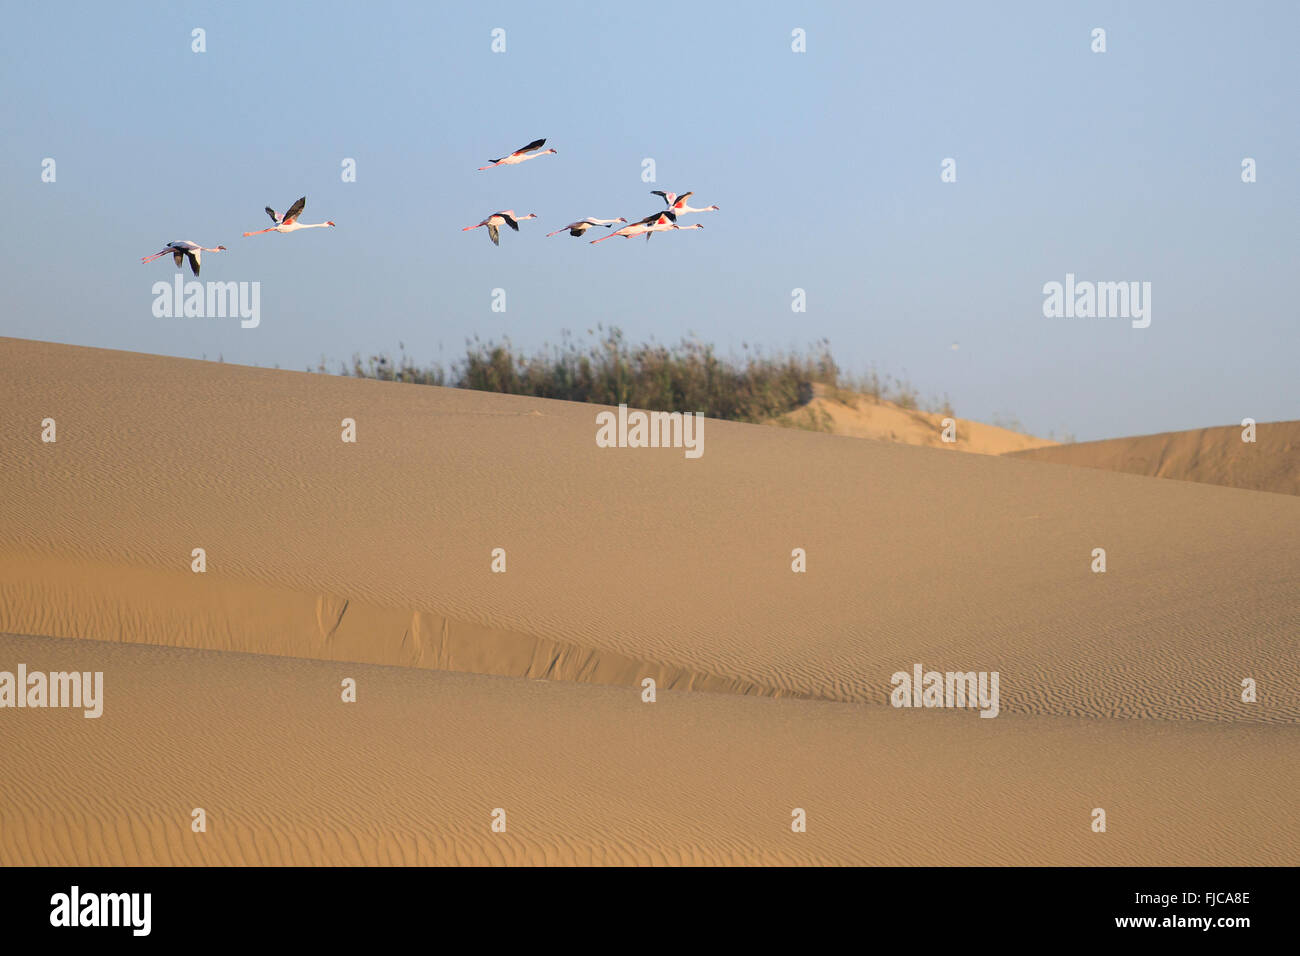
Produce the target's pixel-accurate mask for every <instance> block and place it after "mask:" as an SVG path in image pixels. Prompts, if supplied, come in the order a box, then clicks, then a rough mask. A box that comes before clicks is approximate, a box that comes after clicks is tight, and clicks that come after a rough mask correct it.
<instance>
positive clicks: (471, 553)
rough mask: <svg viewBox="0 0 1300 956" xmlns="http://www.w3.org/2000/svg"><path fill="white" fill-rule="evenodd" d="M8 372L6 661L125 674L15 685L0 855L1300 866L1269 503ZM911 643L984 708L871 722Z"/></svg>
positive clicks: (72, 368) (126, 372)
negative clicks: (98, 696)
mask: <svg viewBox="0 0 1300 956" xmlns="http://www.w3.org/2000/svg"><path fill="white" fill-rule="evenodd" d="M0 383H2V384H0V397H2V398H3V407H4V409H5V412H4V415H3V418H2V419H0V447H2V448H3V455H2V456H0V486H3V488H4V490H5V500H4V506H3V512H2V514H0V632H4V633H8V634H12V635H31V636H26V637H10V638H5V639H3V640H2V641H0V669H4V668H6V667H11V666H12V665H13V664H16V663H17V662H18V661H20V660H23V661H26V662H27V663H29V664H31V665H32V666H37V665H43V664H44V663H46V662H47V661H49V662H56V663H57V662H64V661H66V662H67V663H68V664H69V665H71V666H75V667H76V668H77V669H79V670H86V669H97V668H98V669H103V670H104V671H105V679H106V683H107V690H106V697H107V700H106V704H105V715H104V717H102V718H100V719H98V720H83V719H82V718H80V717H79V716H76V717H74V716H73V715H71V714H69V713H65V712H52V711H51V712H40V711H0V728H3V730H2V731H0V732H4V733H5V734H6V735H7V737H8V739H7V740H6V742H5V746H4V747H3V748H0V780H3V781H4V782H3V783H0V787H3V788H4V789H3V791H2V792H0V796H3V798H4V799H3V802H2V803H0V814H3V816H4V818H3V820H0V862H6V863H7V862H19V861H21V862H96V863H100V862H103V863H110V862H131V863H145V862H182V863H193V862H222V863H254V862H288V861H293V862H399V861H400V862H417V861H418V862H430V861H438V862H489V861H502V862H578V863H581V862H647V863H655V862H659V863H665V862H666V863H673V862H709V863H718V862H741V861H753V862H881V863H883V862H918V863H922V862H923V863H941V862H960V863H1022V862H1059V863H1067V862H1118V863H1174V862H1178V863H1204V864H1217V863H1257V862H1261V863H1262V862H1291V863H1294V862H1297V859H1298V858H1300V838H1298V834H1297V829H1296V826H1297V825H1296V822H1295V814H1294V808H1295V803H1294V798H1293V796H1292V794H1293V793H1294V790H1295V787H1296V785H1297V784H1298V783H1300V776H1298V775H1297V770H1296V767H1297V766H1298V765H1300V764H1298V762H1297V761H1296V759H1295V758H1296V755H1297V743H1300V737H1298V736H1297V735H1298V734H1300V730H1298V729H1297V724H1300V651H1298V650H1297V644H1296V641H1295V634H1296V633H1297V628H1300V598H1298V597H1297V589H1296V587H1295V581H1296V578H1297V571H1300V559H1298V558H1297V550H1296V546H1295V542H1296V541H1298V540H1300V501H1297V500H1295V499H1292V498H1290V497H1285V496H1277V495H1257V494H1248V493H1245V492H1242V491H1239V490H1235V489H1228V488H1219V487H1213V486H1209V485H1200V484H1191V483H1180V482H1160V481H1151V480H1147V479H1143V478H1138V477H1133V476H1129V475H1122V474H1113V473H1108V472H1105V471H1100V470H1091V469H1071V468H1054V467H1043V466H1042V465H1039V464H1036V463H1034V462H1027V461H1021V460H1016V459H1013V458H1004V457H992V456H990V455H951V454H947V449H943V448H926V447H908V446H905V445H900V444H887V443H883V442H855V441H844V440H843V439H841V438H837V437H835V436H828V435H824V434H814V433H809V432H805V431H801V430H796V429H777V428H768V427H762V426H751V425H741V424H736V423H727V422H716V421H708V422H707V423H706V425H705V445H704V448H705V453H704V455H703V456H702V457H701V458H699V459H698V460H690V459H687V458H686V457H685V455H684V454H683V453H682V451H681V450H680V449H631V448H620V449H610V448H598V447H596V444H595V441H594V436H595V430H596V427H595V413H596V412H597V409H596V408H595V407H594V406H587V405H576V404H569V403H559V402H549V401H545V400H537V399H527V398H518V397H511V396H503V395H493V394H484V393H475V392H465V391H457V390H450V389H439V388H431V387H420V386H404V385H396V384H391V383H382V382H374V381H359V380H353V379H343V378H335V377H327V376H319V375H308V374H305V373H293V372H283V371H273V370H262V369H250V368H241V367H234V366H225V365H218V364H213V363H203V362H194V361H186V360H178V359H171V358H163V357H156V356H147V355H137V354H131V353H121V352H110V351H104V350H95V349H83V348H76V347H69V346H60V345H50V344H45V343H36V342H26V341H21V340H14V339H0ZM45 418H54V419H55V420H56V422H57V429H58V431H57V441H56V442H54V443H45V442H42V441H41V438H40V434H41V422H42V420H43V419H45ZM344 418H353V419H355V421H356V427H357V436H358V441H357V443H356V444H345V443H343V442H342V441H341V440H340V423H341V420H342V419H344ZM1099 547H1100V548H1105V549H1106V553H1107V564H1108V567H1107V571H1106V573H1104V574H1095V573H1093V572H1092V570H1091V568H1090V565H1091V563H1092V561H1093V557H1092V552H1093V549H1094V548H1099ZM195 548H203V549H205V551H206V560H207V570H206V572H205V573H202V574H196V573H193V572H192V571H191V570H190V568H191V561H192V551H193V549H195ZM494 548H503V549H505V552H506V556H507V570H506V573H504V574H499V573H493V572H492V570H491V561H492V557H491V553H492V550H493V549H494ZM794 548H803V549H806V552H807V568H808V570H807V573H804V574H795V573H792V572H791V552H792V549H794ZM60 639H76V640H60ZM87 639H89V640H87ZM107 642H119V643H107ZM127 645H134V646H127ZM146 645H150V646H146ZM159 645H167V646H159ZM917 662H920V663H923V664H924V665H925V666H926V668H927V669H928V668H934V669H937V670H952V669H959V670H963V671H966V670H975V671H991V670H997V671H999V672H1000V674H1001V704H1000V711H1001V713H1000V716H999V717H998V718H997V719H994V720H984V719H980V718H978V717H977V716H976V714H975V712H974V711H971V710H963V711H958V712H951V711H926V710H913V709H894V708H892V707H890V706H889V705H888V700H889V692H890V677H891V675H892V674H893V673H894V672H896V671H899V670H908V669H910V668H911V666H912V665H913V664H914V663H917ZM51 666H52V665H51ZM345 670H346V673H347V674H349V675H352V676H357V677H358V679H359V680H360V682H361V687H362V688H363V692H362V696H361V698H360V699H359V701H358V703H357V704H355V705H344V704H341V703H340V702H339V701H338V689H337V688H338V681H339V679H340V675H341V674H343V673H344V671H345ZM644 676H653V677H655V678H656V679H657V680H658V681H659V682H660V687H661V688H668V689H667V690H661V696H660V699H659V701H658V702H656V703H655V704H653V705H650V704H643V703H641V701H640V698H639V696H638V695H639V680H640V679H641V678H642V677H644ZM530 678H531V679H530ZM1243 678H1251V679H1253V680H1255V681H1256V682H1257V684H1258V687H1259V699H1258V701H1257V702H1255V703H1243V702H1242V701H1241V699H1240V694H1241V682H1242V679H1243ZM542 679H544V680H545V682H543V681H542ZM114 688H117V689H114ZM688 691H691V692H688ZM142 741H147V742H149V744H150V745H149V746H148V747H143V746H141V742H142ZM810 789H811V793H812V795H811V796H809V795H808V794H809V792H810ZM205 800H206V801H207V802H208V803H212V804H213V805H214V806H217V807H220V808H222V809H221V811H220V812H221V814H222V819H223V820H225V821H226V823H224V824H223V825H222V826H219V827H214V828H213V829H212V831H211V832H210V833H209V834H206V835H205V836H206V837H209V838H210V839H207V840H206V841H204V842H201V843H197V842H194V841H192V840H191V839H190V835H189V833H188V829H187V827H188V812H189V808H190V807H192V806H203V805H204V801H205ZM808 804H813V805H814V806H815V807H817V810H816V812H815V814H814V813H812V812H811V811H812V808H811V807H810V808H809V809H810V821H819V822H818V827H825V829H816V828H814V826H813V824H812V822H810V825H809V832H808V833H805V834H793V833H791V832H790V828H789V820H790V809H791V808H792V807H796V806H807V805H808ZM496 806H506V807H508V808H514V807H518V808H519V811H520V812H518V813H516V811H515V810H514V809H510V813H511V818H510V819H511V825H510V828H509V832H508V833H507V834H492V833H491V832H490V831H489V830H488V828H487V817H486V814H487V813H488V812H490V810H491V808H492V807H496ZM1098 806H1100V807H1105V808H1107V810H1108V813H1110V814H1111V819H1112V820H1113V821H1114V822H1113V824H1112V826H1111V829H1110V832H1108V833H1106V834H1094V833H1092V832H1091V831H1090V830H1089V827H1088V824H1089V817H1088V814H1089V813H1090V811H1091V810H1092V808H1093V807H1098ZM485 807H486V809H485ZM209 809H211V808H209ZM178 812H179V813H180V814H181V816H180V817H179V819H178V818H177V817H176V814H177V813H178Z"/></svg>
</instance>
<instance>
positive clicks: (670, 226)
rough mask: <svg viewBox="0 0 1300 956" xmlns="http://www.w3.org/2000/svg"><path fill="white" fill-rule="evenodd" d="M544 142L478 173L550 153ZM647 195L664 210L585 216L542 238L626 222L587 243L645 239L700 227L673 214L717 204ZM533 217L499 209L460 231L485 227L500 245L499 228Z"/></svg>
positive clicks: (667, 194)
mask: <svg viewBox="0 0 1300 956" xmlns="http://www.w3.org/2000/svg"><path fill="white" fill-rule="evenodd" d="M545 145H546V140H545V139H535V140H533V141H532V142H531V143H529V144H528V145H527V146H524V147H522V148H520V149H517V150H515V151H514V152H513V153H511V154H510V155H509V156H502V157H501V158H500V159H494V160H491V161H490V162H489V163H488V164H487V165H486V166H480V167H479V172H482V171H483V170H485V169H495V168H496V167H498V166H518V165H519V164H520V163H523V162H527V161H528V160H530V159H536V158H537V157H538V156H548V155H554V154H555V150H554V149H545V150H544V149H542V147H543V146H545ZM650 192H651V195H654V196H662V197H663V200H664V203H665V204H666V205H667V207H668V208H667V209H661V210H659V211H658V212H653V213H651V214H650V215H648V216H646V217H645V218H644V219H638V220H637V221H636V222H633V223H628V221H627V220H626V219H624V218H623V217H621V216H620V217H619V218H618V219H597V218H595V217H594V216H588V217H587V218H586V219H579V220H578V221H577V222H571V223H569V224H568V225H567V226H565V227H564V228H562V229H557V230H555V232H548V233H547V234H546V238H548V239H549V238H551V236H558V235H559V234H560V233H562V232H567V233H568V234H569V235H571V236H573V237H574V238H576V239H580V238H582V236H583V235H584V234H585V233H586V231H587V230H588V229H591V228H592V227H593V226H604V227H605V228H606V229H609V228H610V227H611V226H613V225H614V224H615V223H619V222H622V223H627V224H626V225H624V226H623V227H622V228H621V229H615V230H614V231H613V232H611V233H610V234H609V235H608V236H601V237H600V238H599V239H592V240H591V244H592V245H595V244H596V243H598V242H604V241H605V240H606V239H613V238H614V237H615V236H622V237H623V238H624V239H631V238H632V237H633V236H640V235H644V236H645V237H646V241H647V242H649V241H650V237H651V236H652V235H654V234H655V233H656V232H669V231H671V230H676V229H703V228H704V226H702V225H700V224H699V223H694V224H693V225H690V226H679V225H678V224H677V217H678V216H682V215H685V214H686V213H692V212H713V211H714V210H716V209H717V208H718V207H717V206H703V207H701V208H699V209H696V208H694V207H693V206H691V205H689V204H688V203H687V202H686V200H688V199H690V198H691V196H693V195H695V194H694V193H693V192H689V193H682V194H681V195H680V196H679V195H677V194H676V193H670V192H664V191H663V190H662V189H652V190H651V191H650ZM536 218H537V216H536V215H534V214H533V213H531V212H530V213H529V214H528V215H526V216H516V215H515V211H514V210H513V209H502V210H500V211H499V212H494V213H492V215H490V216H488V217H487V218H486V219H484V220H483V221H482V222H480V223H479V224H478V225H476V226H466V227H465V228H464V229H462V230H461V232H469V231H470V230H471V229H482V228H483V227H484V226H486V227H487V231H488V238H489V239H491V240H492V244H493V245H497V246H499V245H500V244H501V227H502V226H509V227H510V228H511V229H513V230H514V231H515V232H518V231H519V224H520V223H521V222H524V221H525V220H528V219H536Z"/></svg>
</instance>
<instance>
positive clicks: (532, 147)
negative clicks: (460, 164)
mask: <svg viewBox="0 0 1300 956" xmlns="http://www.w3.org/2000/svg"><path fill="white" fill-rule="evenodd" d="M545 145H546V140H544V139H535V140H533V141H532V142H531V143H529V144H528V145H527V146H525V147H523V148H522V149H517V150H515V151H514V152H513V153H511V154H510V155H509V156H502V157H501V158H500V159H492V160H488V164H487V165H486V166H480V167H479V171H480V172H482V171H483V170H485V169H491V168H492V167H493V166H517V165H519V164H520V163H522V162H525V161H526V160H529V159H536V158H537V157H538V156H545V155H546V154H547V153H554V152H555V150H553V149H547V150H543V151H542V152H540V153H539V152H537V150H539V149H541V148H542V147H543V146H545Z"/></svg>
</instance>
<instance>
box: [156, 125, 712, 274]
mask: <svg viewBox="0 0 1300 956" xmlns="http://www.w3.org/2000/svg"><path fill="white" fill-rule="evenodd" d="M545 145H546V140H545V139H537V140H533V141H532V142H531V143H529V144H528V145H527V146H525V147H523V148H522V149H517V150H515V151H514V152H513V153H511V154H510V155H508V156H502V157H501V158H500V159H494V160H491V161H490V162H489V163H488V164H487V165H486V166H480V167H479V171H480V172H481V171H483V170H485V169H495V168H496V167H498V166H517V165H519V164H520V163H522V162H526V161H527V160H530V159H536V158H537V157H538V156H548V155H555V153H556V151H555V150H554V149H546V150H544V149H542V147H543V146H545ZM650 193H651V195H653V196H660V197H662V199H663V201H664V204H665V205H666V206H667V208H666V209H660V210H659V211H658V212H653V213H651V214H650V215H648V216H646V217H645V218H644V219H638V220H637V221H636V222H632V223H629V222H628V221H627V220H626V219H624V218H622V217H621V216H620V217H619V218H618V219H596V218H594V217H590V216H589V217H587V218H586V219H579V220H578V221H577V222H571V223H569V224H568V225H567V226H565V227H564V228H562V229H557V230H555V232H548V233H547V234H546V237H547V238H548V239H549V238H550V237H551V236H558V235H559V234H560V233H562V232H567V233H568V234H569V235H571V236H574V237H575V238H581V237H582V236H583V235H584V234H585V233H586V232H587V230H588V229H591V228H592V227H593V226H604V227H605V228H606V229H609V228H611V227H612V226H614V225H615V224H616V223H620V222H621V223H625V225H624V226H623V227H622V228H621V229H615V230H614V231H613V232H611V233H610V234H609V235H607V236H601V237H600V238H599V239H592V240H591V244H592V245H595V244H596V243H598V242H604V241H605V240H606V239H613V238H614V237H615V236H622V237H623V238H624V239H631V238H632V237H633V236H642V235H643V236H645V237H646V241H647V242H648V241H649V240H650V237H651V236H652V235H654V234H655V233H656V232H670V231H673V230H681V229H703V228H704V226H702V225H701V224H700V223H698V222H697V223H693V224H692V225H689V226H680V225H678V224H677V218H678V217H679V216H684V215H686V214H688V213H693V212H713V211H715V210H717V208H718V207H717V206H702V207H700V208H698V209H697V208H696V207H694V206H691V205H690V204H689V203H688V202H687V200H688V199H690V198H691V196H693V195H695V193H694V192H687V193H682V194H681V195H680V196H679V195H678V194H677V193H672V192H665V191H664V190H662V189H652V190H650ZM306 206H307V197H306V196H303V197H302V198H301V199H299V200H298V201H297V202H296V203H294V204H293V205H292V206H290V207H289V209H288V210H287V211H286V212H285V213H284V215H280V213H278V212H276V211H275V210H274V209H272V208H271V207H270V206H267V207H266V214H267V215H268V216H270V217H271V222H273V223H275V225H273V226H269V227H267V228H266V229H257V230H254V231H253V232H246V233H244V237H245V238H247V237H248V236H258V235H261V234H262V233H264V232H281V233H288V232H297V231H298V230H299V229H322V228H325V227H328V226H333V225H334V223H333V222H332V221H327V222H299V221H298V217H299V216H301V215H302V211H303V209H304V208H306ZM536 218H537V216H536V215H535V214H533V213H529V214H528V215H526V216H516V215H515V211H514V210H513V209H503V210H501V211H499V212H494V213H492V215H490V216H488V217H487V218H486V219H484V220H483V221H482V222H480V223H479V224H478V225H476V226H466V227H465V228H464V229H462V230H461V232H469V231H470V230H472V229H482V228H483V227H484V226H486V227H487V231H488V238H489V239H491V240H492V244H493V245H494V246H499V245H500V244H501V227H502V226H509V227H510V228H511V229H513V230H514V231H515V232H518V231H519V224H520V223H521V222H525V221H526V220H529V219H536ZM225 251H226V247H225V246H215V247H213V248H209V247H207V246H201V245H199V244H198V243H197V242H190V241H189V240H188V239H187V240H184V241H181V242H169V243H167V245H166V246H164V247H163V249H162V251H160V252H155V253H154V254H153V255H151V256H142V257H141V258H140V261H141V262H153V261H154V260H155V259H158V258H160V257H161V256H165V255H170V256H171V257H172V259H173V260H174V261H175V262H176V267H177V268H178V269H180V268H184V265H185V261H186V260H187V259H188V260H189V263H190V269H191V270H193V272H194V274H195V275H196V276H197V275H198V274H199V266H200V261H201V259H202V256H203V253H205V252H225Z"/></svg>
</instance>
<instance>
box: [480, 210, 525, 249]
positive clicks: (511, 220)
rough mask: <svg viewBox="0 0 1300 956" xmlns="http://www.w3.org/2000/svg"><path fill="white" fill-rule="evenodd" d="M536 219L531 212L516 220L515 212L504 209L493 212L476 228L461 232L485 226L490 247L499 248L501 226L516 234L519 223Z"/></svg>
mask: <svg viewBox="0 0 1300 956" xmlns="http://www.w3.org/2000/svg"><path fill="white" fill-rule="evenodd" d="M536 218H537V216H535V215H534V214H533V213H531V212H530V213H529V214H528V215H526V216H519V217H518V218H516V217H515V211H514V210H513V209H504V210H502V211H501V212H494V213H493V214H492V215H490V216H488V217H487V218H486V219H484V220H483V221H482V222H480V223H479V224H478V225H477V226H466V227H465V228H464V229H462V230H461V232H469V231H470V230H471V229H481V228H482V227H484V226H487V231H488V238H490V239H491V240H492V245H494V246H499V245H501V227H502V226H503V225H505V226H509V227H510V228H511V229H513V230H514V231H515V232H518V231H519V224H520V223H521V222H523V221H524V220H525V219H536Z"/></svg>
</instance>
